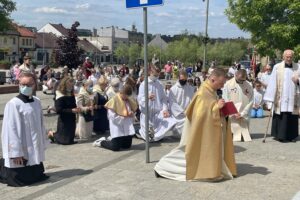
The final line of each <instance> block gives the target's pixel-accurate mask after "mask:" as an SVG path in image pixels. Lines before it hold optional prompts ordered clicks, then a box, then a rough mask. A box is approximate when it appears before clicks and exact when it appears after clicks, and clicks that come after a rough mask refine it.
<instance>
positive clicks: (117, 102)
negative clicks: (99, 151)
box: [93, 84, 137, 151]
mask: <svg viewBox="0 0 300 200" xmlns="http://www.w3.org/2000/svg"><path fill="white" fill-rule="evenodd" d="M131 95H132V87H131V86H130V85H128V84H125V85H124V86H123V87H122V88H121V90H120V92H119V93H118V94H116V95H115V96H114V97H113V98H112V99H110V100H109V101H108V102H107V103H106V104H105V108H106V109H107V112H108V113H107V114H108V119H109V128H110V137H108V138H104V137H102V138H100V139H98V140H96V141H95V142H94V144H93V145H94V146H101V147H103V148H106V149H109V150H112V151H120V150H122V149H129V148H130V147H131V144H132V136H133V135H134V134H135V130H134V127H133V121H134V116H135V115H134V113H135V111H136V110H137V104H136V101H135V100H134V99H133V98H131V97H130V96H131Z"/></svg>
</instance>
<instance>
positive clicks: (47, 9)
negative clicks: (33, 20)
mask: <svg viewBox="0 0 300 200" xmlns="http://www.w3.org/2000/svg"><path fill="white" fill-rule="evenodd" d="M34 12H37V13H68V11H67V10H64V9H61V8H56V7H41V8H36V9H34Z"/></svg>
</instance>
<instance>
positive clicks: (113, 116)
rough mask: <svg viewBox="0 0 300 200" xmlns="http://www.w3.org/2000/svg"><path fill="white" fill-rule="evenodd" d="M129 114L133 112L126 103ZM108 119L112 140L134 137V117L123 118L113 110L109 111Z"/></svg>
mask: <svg viewBox="0 0 300 200" xmlns="http://www.w3.org/2000/svg"><path fill="white" fill-rule="evenodd" d="M126 107H127V110H128V112H130V111H131V109H130V106H129V104H128V103H126ZM107 117H108V120H109V129H110V136H111V138H116V137H121V136H128V135H134V134H135V130H134V127H133V121H134V118H133V117H123V116H120V115H118V114H117V113H115V112H114V111H113V110H111V109H107Z"/></svg>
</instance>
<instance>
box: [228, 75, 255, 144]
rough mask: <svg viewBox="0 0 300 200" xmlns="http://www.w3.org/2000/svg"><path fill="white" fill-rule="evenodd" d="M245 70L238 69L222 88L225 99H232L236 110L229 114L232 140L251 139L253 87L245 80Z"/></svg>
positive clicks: (246, 140)
mask: <svg viewBox="0 0 300 200" xmlns="http://www.w3.org/2000/svg"><path fill="white" fill-rule="evenodd" d="M246 78H247V72H246V70H244V69H240V70H238V71H237V72H236V73H235V77H234V78H232V79H230V80H229V81H227V83H226V84H225V86H224V89H223V98H224V99H225V101H226V102H227V101H232V102H233V103H234V105H235V107H236V109H237V111H238V113H237V114H234V115H232V116H230V121H231V131H232V133H233V141H242V139H243V140H244V141H245V142H248V141H251V137H250V133H249V120H250V119H249V115H250V111H251V108H252V104H253V87H252V85H251V83H249V82H248V81H247V80H246Z"/></svg>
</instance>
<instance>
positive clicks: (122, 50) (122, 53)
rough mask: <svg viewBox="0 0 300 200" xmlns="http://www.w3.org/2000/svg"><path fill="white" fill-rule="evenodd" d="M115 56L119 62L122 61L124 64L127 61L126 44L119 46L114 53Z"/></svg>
mask: <svg viewBox="0 0 300 200" xmlns="http://www.w3.org/2000/svg"><path fill="white" fill-rule="evenodd" d="M114 54H115V56H116V57H117V59H119V60H123V61H124V62H126V61H128V59H129V46H128V45H126V44H123V43H121V44H119V45H118V46H117V48H116V50H115V52H114Z"/></svg>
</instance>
